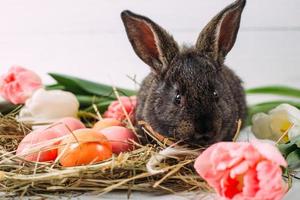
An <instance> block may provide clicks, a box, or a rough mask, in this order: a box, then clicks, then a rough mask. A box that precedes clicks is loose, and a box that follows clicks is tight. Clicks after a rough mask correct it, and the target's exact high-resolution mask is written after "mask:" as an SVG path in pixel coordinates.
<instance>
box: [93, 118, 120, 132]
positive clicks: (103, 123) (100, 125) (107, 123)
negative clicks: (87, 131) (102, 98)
mask: <svg viewBox="0 0 300 200" xmlns="http://www.w3.org/2000/svg"><path fill="white" fill-rule="evenodd" d="M111 126H124V124H123V123H122V122H121V121H119V120H117V119H114V118H104V119H102V120H100V121H98V122H97V123H95V124H94V126H93V129H95V130H97V131H99V130H102V129H104V128H107V127H111Z"/></svg>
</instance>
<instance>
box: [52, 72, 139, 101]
mask: <svg viewBox="0 0 300 200" xmlns="http://www.w3.org/2000/svg"><path fill="white" fill-rule="evenodd" d="M49 75H50V76H51V77H52V78H54V79H55V80H56V81H57V83H58V84H59V85H62V86H64V88H65V90H67V91H70V92H72V93H74V94H76V95H96V96H106V97H110V98H112V99H115V98H116V97H115V95H114V93H113V88H112V86H109V85H105V84H101V83H96V82H92V81H88V80H84V79H80V78H77V77H73V76H69V75H63V74H57V73H49ZM117 90H118V92H119V93H120V95H127V96H131V95H136V91H134V90H128V89H124V88H117Z"/></svg>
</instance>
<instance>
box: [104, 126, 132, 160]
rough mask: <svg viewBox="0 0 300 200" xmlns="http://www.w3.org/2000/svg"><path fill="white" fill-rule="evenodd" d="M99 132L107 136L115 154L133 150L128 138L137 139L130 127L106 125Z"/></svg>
mask: <svg viewBox="0 0 300 200" xmlns="http://www.w3.org/2000/svg"><path fill="white" fill-rule="evenodd" d="M99 132H100V133H102V134H103V135H105V136H106V137H107V139H108V141H109V142H110V143H111V145H112V151H113V153H115V154H119V153H121V152H126V151H131V150H133V149H134V145H133V144H132V142H131V141H130V140H134V141H137V137H136V136H135V134H134V133H133V132H132V131H131V130H130V129H128V128H125V127H122V126H111V127H107V128H105V129H102V130H100V131H99Z"/></svg>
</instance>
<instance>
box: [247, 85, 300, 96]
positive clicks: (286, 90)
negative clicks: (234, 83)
mask: <svg viewBox="0 0 300 200" xmlns="http://www.w3.org/2000/svg"><path fill="white" fill-rule="evenodd" d="M246 93H247V94H274V95H282V96H289V97H298V98H300V90H299V89H297V88H293V87H287V86H281V85H273V86H264V87H256V88H251V89H248V90H246Z"/></svg>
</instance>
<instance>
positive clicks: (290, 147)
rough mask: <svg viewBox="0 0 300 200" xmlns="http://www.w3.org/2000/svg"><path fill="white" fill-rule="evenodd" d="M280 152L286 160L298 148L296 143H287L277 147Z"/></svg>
mask: <svg viewBox="0 0 300 200" xmlns="http://www.w3.org/2000/svg"><path fill="white" fill-rule="evenodd" d="M277 147H278V149H279V151H280V152H281V154H282V155H283V156H284V157H285V158H286V157H287V156H288V155H289V154H290V153H291V152H293V151H295V150H296V149H298V148H297V145H295V144H294V143H290V142H289V143H286V144H279V145H277Z"/></svg>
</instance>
